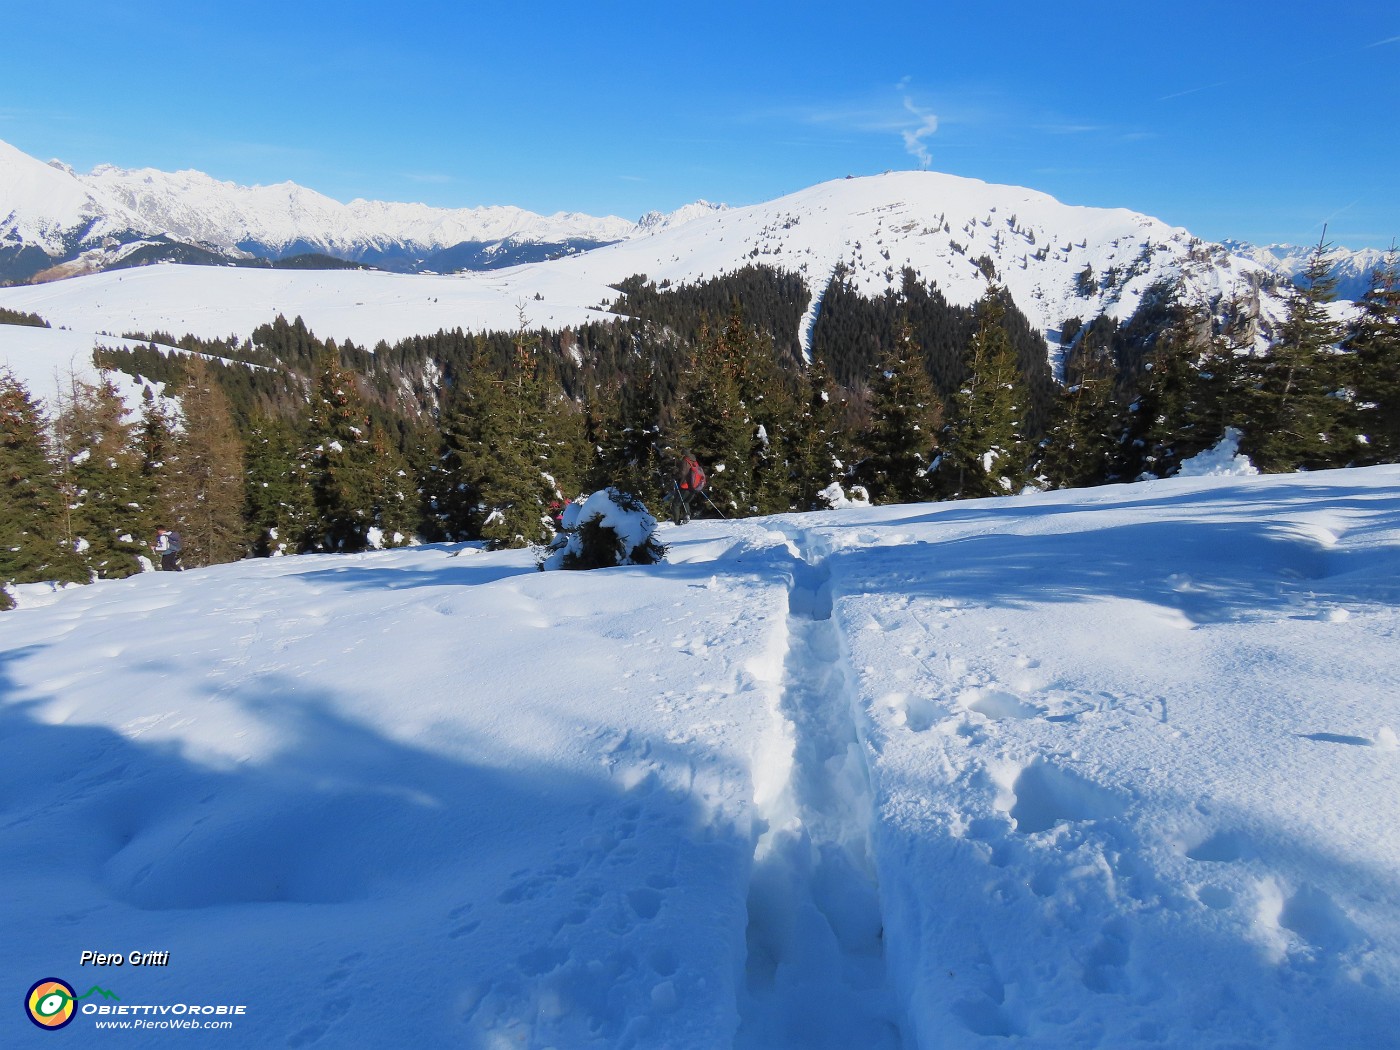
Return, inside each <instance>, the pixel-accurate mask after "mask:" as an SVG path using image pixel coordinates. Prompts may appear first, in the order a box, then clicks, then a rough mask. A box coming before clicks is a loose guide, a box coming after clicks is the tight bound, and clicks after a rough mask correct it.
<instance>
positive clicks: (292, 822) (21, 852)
mask: <svg viewBox="0 0 1400 1050" xmlns="http://www.w3.org/2000/svg"><path fill="white" fill-rule="evenodd" d="M1228 461H1229V457H1228V456H1226V455H1223V454H1222V455H1221V456H1217V457H1216V458H1215V459H1214V460H1212V467H1213V468H1214V469H1222V468H1224V466H1225V465H1226V464H1228ZM660 537H661V538H662V539H663V540H664V541H665V542H667V543H669V544H670V545H671V551H670V555H669V557H668V560H667V562H666V563H665V564H662V565H659V566H653V567H648V568H641V567H628V568H620V569H612V570H601V571H595V572H588V573H565V572H550V573H539V572H536V571H535V570H534V568H533V562H532V560H531V558H530V556H529V555H528V554H526V553H523V552H517V553H494V554H493V553H479V552H476V551H473V550H471V549H463V550H458V549H457V548H444V547H423V548H417V549H406V550H398V551H390V552H380V553H374V554H367V555H359V556H343V557H336V556H305V557H298V558H279V559H272V560H267V561H249V562H242V563H237V564H232V565H224V566H219V567H215V568H210V569H202V570H193V571H188V572H185V573H183V574H179V575H175V574H155V573H147V574H143V575H140V576H137V577H135V578H132V579H130V580H125V581H117V582H105V583H100V584H96V585H92V586H88V587H78V588H71V589H68V590H65V591H62V592H53V591H51V590H49V589H46V588H43V587H40V586H30V587H24V588H20V594H19V600H20V608H19V609H18V610H16V611H15V612H12V613H9V614H6V615H5V616H4V617H3V630H2V631H0V784H2V785H3V790H0V829H3V830H0V836H2V837H0V890H3V892H0V924H3V928H4V929H6V930H7V931H8V933H9V950H8V951H7V952H6V953H5V956H4V961H3V964H0V965H3V968H4V975H5V983H6V984H7V986H9V987H11V988H12V990H13V989H19V990H20V991H22V990H23V989H24V988H26V987H28V986H29V985H30V984H32V983H33V982H35V981H38V980H39V979H41V978H44V977H49V976H53V977H58V978H61V979H63V980H66V981H68V982H69V983H70V984H72V985H73V987H74V988H75V991H76V993H77V994H79V995H81V994H83V993H86V992H87V991H88V990H89V989H90V988H91V987H93V986H100V987H101V988H102V989H105V990H106V991H108V992H110V993H112V994H114V995H116V996H118V997H119V999H118V1000H106V999H103V998H100V997H97V996H96V995H94V996H92V997H89V998H85V999H83V1000H82V1002H81V1004H80V1005H81V1006H82V1008H83V1010H86V1009H87V1007H88V1006H91V1007H92V1008H93V1010H92V1012H79V1013H78V1015H77V1016H76V1017H75V1019H74V1021H73V1024H72V1026H71V1027H70V1030H69V1033H68V1034H69V1037H70V1042H72V1045H75V1046H81V1045H99V1042H100V1040H101V1037H102V1035H103V1034H104V1033H102V1032H99V1031H97V1030H96V1025H97V1023H98V1022H100V1021H116V1020H124V1021H134V1020H148V1021H155V1022H157V1023H158V1022H159V1019H160V1016H161V1015H159V1014H156V1013H154V1012H149V1013H140V1012H137V1013H134V1014H132V1013H128V1014H127V1015H120V1014H117V1013H115V1012H110V1013H106V1014H101V1013H97V1012H96V1011H97V1010H98V1009H100V1007H99V1005H98V1004H99V1003H101V1004H103V1005H107V1006H109V1007H111V1008H112V1009H113V1010H115V1008H116V1007H117V1006H118V1005H119V1004H126V1005H129V1006H138V1005H140V1006H150V1005H151V1004H155V1005H157V1006H158V1005H160V1004H167V1005H168V1004H173V1003H196V1004H200V1003H217V1004H238V1005H242V1006H243V1007H244V1008H245V1010H244V1013H242V1014H240V1015H237V1017H236V1020H235V1022H234V1031H233V1032H232V1033H230V1032H228V1031H221V1032H214V1033H208V1032H200V1031H188V1032H181V1033H179V1035H180V1036H181V1037H184V1039H185V1041H187V1042H189V1043H190V1045H195V1046H205V1045H209V1046H212V1045H216V1044H217V1045H219V1046H228V1045H232V1043H236V1044H237V1045H238V1046H247V1047H288V1046H290V1047H313V1046H319V1047H333V1046H346V1045H361V1046H405V1045H420V1046H442V1045H460V1046H469V1047H480V1048H495V1047H503V1046H532V1047H549V1046H555V1047H573V1048H584V1047H599V1048H603V1047H608V1048H615V1047H629V1046H631V1047H646V1048H653V1047H693V1048H714V1047H729V1046H736V1047H742V1048H754V1047H765V1048H775V1047H792V1048H799V1047H800V1048H804V1050H812V1048H821V1047H833V1048H837V1047H839V1048H849V1047H857V1046H858V1047H863V1048H864V1047H871V1048H876V1047H904V1048H912V1047H915V1046H920V1047H925V1048H928V1047H990V1046H1006V1045H1024V1046H1035V1047H1065V1048H1071V1047H1072V1048H1084V1047H1102V1048H1121V1047H1152V1046H1158V1047H1199V1046H1230V1047H1260V1048H1264V1047H1269V1048H1274V1047H1297V1048H1304V1047H1309V1048H1311V1047H1320V1046H1337V1047H1341V1046H1347V1047H1372V1046H1382V1045H1387V1044H1388V1043H1390V1042H1392V1041H1393V1037H1394V1031H1395V1029H1396V1025H1397V1022H1400V994H1397V992H1396V989H1397V988H1400V831H1397V830H1396V828H1395V824H1394V814H1395V812H1396V811H1397V806H1398V805H1400V742H1397V735H1396V733H1397V730H1398V729H1400V655H1397V652H1400V650H1397V647H1396V644H1395V640H1396V632H1397V628H1400V583H1397V570H1400V468H1396V467H1378V468H1368V469H1365V470H1354V471H1338V472H1329V473H1317V474H1310V475H1297V476H1268V477H1263V476H1255V477H1236V476H1226V477H1208V478H1184V479H1173V480H1171V481H1160V482H1152V483H1146V484H1139V485H1132V486H1115V487H1107V488H1099V489H1093V490H1086V491H1082V492H1059V493H1049V494H1039V495H1033V496H1025V497H1017V498H1010V499H1005V500H997V501H974V502H965V503H955V504H928V505H916V506H902V507H884V508H864V509H851V510H844V511H836V512H830V513H826V514H808V515H786V516H777V517H772V518H765V519H752V520H747V521H740V522H696V523H692V524H690V525H686V526H684V527H682V528H679V529H676V528H672V527H670V526H664V527H663V530H662V532H661V533H660ZM87 950H95V951H105V952H113V953H129V952H131V951H138V950H139V951H142V952H145V951H151V952H165V951H168V952H169V953H170V955H169V961H168V965H165V966H161V967H158V968H155V967H134V966H131V965H125V966H122V967H113V966H109V967H105V968H101V969H97V968H95V967H93V966H90V965H89V966H82V967H80V965H79V960H80V957H81V953H82V952H83V951H87ZM15 994H16V998H18V994H19V993H18V992H16V993H15ZM29 1027H30V1026H29V1023H28V1021H26V1020H25V1018H24V1017H23V1016H21V1014H20V1012H19V1011H18V1010H10V1011H5V1012H3V1013H0V1043H3V1044H4V1045H7V1046H9V1045H20V1042H21V1040H22V1039H29V1038H36V1037H34V1036H32V1034H31V1033H30V1031H29ZM169 1038H171V1033H170V1032H168V1031H162V1030H158V1029H152V1030H147V1031H146V1032H145V1033H144V1034H143V1035H135V1034H133V1035H131V1036H130V1037H129V1038H128V1039H127V1041H128V1042H130V1043H131V1045H142V1046H145V1045H152V1046H154V1045H157V1044H163V1041H164V1040H166V1039H169ZM230 1040H232V1043H231V1042H230Z"/></svg>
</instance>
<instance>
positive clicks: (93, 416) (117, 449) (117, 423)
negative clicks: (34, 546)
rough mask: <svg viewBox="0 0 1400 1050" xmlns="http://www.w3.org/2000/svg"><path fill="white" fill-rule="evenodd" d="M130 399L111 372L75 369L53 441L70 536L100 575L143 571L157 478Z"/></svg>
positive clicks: (107, 576) (61, 404)
mask: <svg viewBox="0 0 1400 1050" xmlns="http://www.w3.org/2000/svg"><path fill="white" fill-rule="evenodd" d="M128 414H129V413H128V411H127V408H126V405H125V404H124V403H123V402H122V398H121V395H120V394H119V393H118V392H117V388H116V387H115V386H114V385H113V384H112V382H111V381H110V380H108V379H101V380H99V381H98V382H96V383H89V382H86V381H84V380H81V379H79V378H78V377H77V376H70V377H69V382H68V384H67V386H66V388H65V389H64V391H63V392H62V394H61V396H60V398H59V412H58V418H57V419H56V420H55V423H54V444H55V448H56V451H57V453H58V456H59V461H60V468H61V470H60V478H61V482H62V486H63V491H64V497H65V499H66V501H67V503H68V508H69V512H70V513H69V517H68V529H67V538H68V540H69V541H70V542H71V543H72V544H73V548H74V550H76V551H77V552H78V553H79V554H80V555H81V557H82V559H83V562H84V564H86V565H87V567H88V569H89V570H90V571H91V572H92V574H93V575H94V576H96V577H100V578H103V579H120V578H122V577H125V576H130V575H131V574H133V573H136V572H140V571H141V562H140V560H139V559H140V557H141V556H142V555H143V554H145V553H147V550H148V548H147V540H148V539H149V533H150V531H151V530H152V529H153V528H154V526H155V524H157V523H156V522H154V521H152V520H151V506H150V492H151V490H150V486H149V485H148V484H147V479H146V478H145V477H144V476H143V474H142V471H141V455H140V453H139V451H138V450H137V447H136V443H135V440H134V435H135V429H136V428H135V425H134V424H132V423H130V422H128V421H127V419H126V417H127V415H128Z"/></svg>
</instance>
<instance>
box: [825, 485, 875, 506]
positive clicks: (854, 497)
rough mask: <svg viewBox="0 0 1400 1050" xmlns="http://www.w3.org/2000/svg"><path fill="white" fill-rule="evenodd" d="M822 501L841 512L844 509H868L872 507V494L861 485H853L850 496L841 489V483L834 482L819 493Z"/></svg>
mask: <svg viewBox="0 0 1400 1050" xmlns="http://www.w3.org/2000/svg"><path fill="white" fill-rule="evenodd" d="M819 495H820V496H821V498H822V500H823V501H825V503H826V505H827V506H828V507H830V508H831V509H832V510H841V509H842V508H844V507H868V506H870V493H868V492H866V491H865V489H864V488H862V487H861V486H860V485H852V486H851V491H850V493H849V494H848V493H847V492H846V490H845V489H843V488H842V487H841V483H840V482H839V481H833V482H832V483H831V484H830V485H828V486H827V487H826V488H824V489H822V490H821V492H820V493H819Z"/></svg>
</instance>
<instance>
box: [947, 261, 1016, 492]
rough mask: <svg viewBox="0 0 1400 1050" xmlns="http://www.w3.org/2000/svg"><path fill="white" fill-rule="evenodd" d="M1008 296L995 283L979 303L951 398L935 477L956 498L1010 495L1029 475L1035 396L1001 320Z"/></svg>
mask: <svg viewBox="0 0 1400 1050" xmlns="http://www.w3.org/2000/svg"><path fill="white" fill-rule="evenodd" d="M1003 296H1004V292H1003V291H1002V290H1001V289H1000V288H997V287H995V286H992V287H989V288H988V290H987V292H986V294H985V295H983V297H982V299H981V301H980V302H978V304H977V330H976V332H974V333H973V336H972V340H971V342H970V343H969V344H968V348H967V353H966V354H965V355H964V364H965V366H966V370H965V374H964V377H963V381H962V383H961V384H960V385H959V387H958V389H957V391H956V392H955V393H954V394H953V396H952V397H951V398H950V399H949V402H948V411H947V421H946V422H945V424H944V427H943V432H942V434H941V435H940V446H941V450H940V452H941V454H940V457H939V465H938V472H937V475H936V477H937V481H938V484H939V488H940V490H941V492H942V494H944V495H946V496H948V497H951V498H969V497H977V496H1002V495H1006V494H1007V493H1010V492H1014V491H1016V490H1017V489H1018V488H1019V487H1020V484H1021V482H1022V480H1023V477H1024V470H1025V459H1026V451H1025V449H1024V447H1023V440H1022V439H1023V434H1024V428H1025V420H1026V415H1027V411H1028V408H1029V402H1030V395H1029V392H1028V391H1027V389H1026V384H1025V380H1024V379H1023V377H1022V375H1021V368H1020V365H1019V363H1018V362H1017V358H1016V350H1015V347H1014V346H1012V343H1011V337H1010V335H1009V334H1008V333H1007V331H1006V329H1005V327H1004V326H1003V323H1002V321H1003V318H1004V316H1005V313H1006V308H1005V306H1004V305H1003Z"/></svg>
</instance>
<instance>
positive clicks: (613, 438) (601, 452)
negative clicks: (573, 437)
mask: <svg viewBox="0 0 1400 1050" xmlns="http://www.w3.org/2000/svg"><path fill="white" fill-rule="evenodd" d="M589 416H590V421H591V429H592V435H593V450H594V457H593V463H592V465H591V466H590V468H589V472H588V478H587V482H586V485H585V487H586V488H587V489H588V490H589V491H591V492H596V491H598V490H599V489H604V488H608V487H613V488H617V489H618V490H619V491H621V492H627V493H631V494H632V495H635V496H637V497H638V498H639V499H641V500H642V501H643V502H644V503H646V504H647V505H648V506H651V507H657V506H659V505H660V500H661V497H662V495H663V484H662V478H663V477H664V475H665V464H664V463H663V462H662V458H661V425H660V419H661V404H660V398H659V396H658V378H657V376H656V374H655V372H654V371H653V369H652V366H651V364H650V362H648V363H645V364H637V365H635V366H634V367H633V368H631V369H630V370H629V371H628V372H627V373H625V374H624V375H623V376H622V377H621V378H620V379H619V381H618V382H617V383H614V384H612V385H610V386H609V387H607V388H605V389H600V390H597V391H595V392H594V396H593V398H592V400H591V402H590V404H589Z"/></svg>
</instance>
